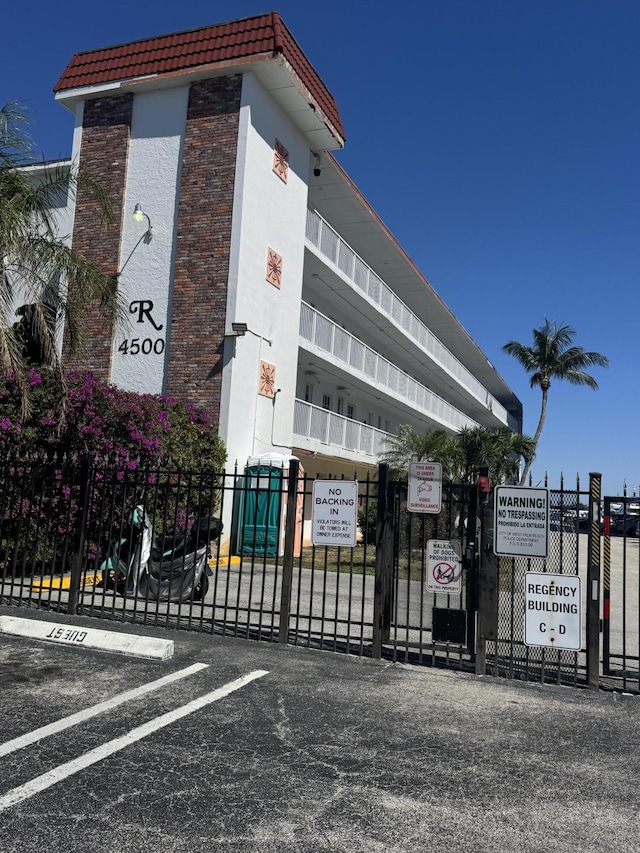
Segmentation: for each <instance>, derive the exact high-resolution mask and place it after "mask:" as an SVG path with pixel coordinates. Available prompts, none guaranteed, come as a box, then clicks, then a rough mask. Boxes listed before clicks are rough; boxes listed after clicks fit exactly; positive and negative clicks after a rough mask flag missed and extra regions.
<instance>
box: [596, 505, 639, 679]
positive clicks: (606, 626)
mask: <svg viewBox="0 0 640 853" xmlns="http://www.w3.org/2000/svg"><path fill="white" fill-rule="evenodd" d="M639 522H640V499H638V498H637V497H630V496H624V497H605V498H604V516H603V555H602V556H603V559H602V672H603V677H604V681H605V683H607V684H608V685H609V686H611V687H616V688H621V689H623V690H629V691H633V692H639V691H640V648H639V637H640V585H639V583H638V578H639V576H640V553H639V551H640V549H639V547H638V542H639V539H638V533H639V532H640V530H639Z"/></svg>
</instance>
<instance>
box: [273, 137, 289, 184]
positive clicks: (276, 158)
mask: <svg viewBox="0 0 640 853" xmlns="http://www.w3.org/2000/svg"><path fill="white" fill-rule="evenodd" d="M273 171H274V172H275V173H276V175H277V176H278V177H279V178H280V180H281V181H283V182H284V183H285V184H286V183H287V180H288V179H289V152H288V151H287V149H286V148H285V147H284V145H283V144H282V142H280V140H278V139H276V145H275V148H274V151H273Z"/></svg>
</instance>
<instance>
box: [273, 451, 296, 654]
mask: <svg viewBox="0 0 640 853" xmlns="http://www.w3.org/2000/svg"><path fill="white" fill-rule="evenodd" d="M299 472H300V463H299V462H298V460H297V459H292V460H291V461H290V462H289V480H288V482H287V517H286V521H285V526H284V555H283V557H282V589H281V592H280V623H279V627H278V642H279V643H288V642H289V613H290V611H291V590H292V587H293V553H294V550H295V541H294V540H295V536H296V506H297V497H298V476H299Z"/></svg>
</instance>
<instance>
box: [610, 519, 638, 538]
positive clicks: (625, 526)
mask: <svg viewBox="0 0 640 853" xmlns="http://www.w3.org/2000/svg"><path fill="white" fill-rule="evenodd" d="M639 521H640V516H637V515H619V516H617V517H616V518H615V519H613V518H612V519H611V525H610V529H611V532H612V533H617V534H618V535H619V536H637V535H638V522H639Z"/></svg>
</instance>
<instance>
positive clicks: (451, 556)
mask: <svg viewBox="0 0 640 853" xmlns="http://www.w3.org/2000/svg"><path fill="white" fill-rule="evenodd" d="M427 592H446V593H447V594H448V595H460V593H461V592H462V560H461V557H460V543H459V542H449V541H447V540H445V539H429V541H428V542H427Z"/></svg>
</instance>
